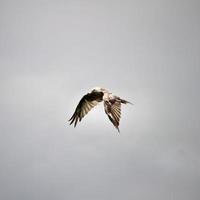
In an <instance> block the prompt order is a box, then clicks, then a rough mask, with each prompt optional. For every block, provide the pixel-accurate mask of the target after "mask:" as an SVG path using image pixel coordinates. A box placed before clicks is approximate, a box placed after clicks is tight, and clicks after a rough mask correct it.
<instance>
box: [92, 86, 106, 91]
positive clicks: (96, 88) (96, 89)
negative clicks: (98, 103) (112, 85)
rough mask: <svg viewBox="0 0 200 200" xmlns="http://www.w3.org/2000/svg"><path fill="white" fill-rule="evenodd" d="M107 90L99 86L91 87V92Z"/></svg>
mask: <svg viewBox="0 0 200 200" xmlns="http://www.w3.org/2000/svg"><path fill="white" fill-rule="evenodd" d="M106 91H107V90H105V89H103V88H101V87H94V88H92V89H91V92H106Z"/></svg>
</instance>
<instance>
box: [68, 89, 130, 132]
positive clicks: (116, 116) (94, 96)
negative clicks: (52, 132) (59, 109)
mask: <svg viewBox="0 0 200 200" xmlns="http://www.w3.org/2000/svg"><path fill="white" fill-rule="evenodd" d="M102 101H103V102H104V109H105V113H106V114H107V116H108V118H109V119H110V121H111V122H112V123H113V125H114V126H115V128H117V130H118V131H119V121H120V117H121V103H123V104H126V103H130V102H128V101H126V100H124V99H121V98H120V97H118V96H115V95H113V94H112V93H110V92H109V91H108V90H106V89H104V88H101V87H95V88H93V89H92V90H91V92H90V93H87V94H86V95H84V96H83V97H82V99H81V100H80V102H79V104H78V105H77V107H76V110H75V112H74V114H73V115H72V117H71V118H70V120H69V121H70V125H71V124H73V123H74V127H76V124H77V122H78V121H81V120H82V118H83V117H84V116H85V115H86V114H87V113H88V112H89V111H90V110H91V109H92V108H93V107H94V106H96V105H97V104H98V103H100V102H102Z"/></svg>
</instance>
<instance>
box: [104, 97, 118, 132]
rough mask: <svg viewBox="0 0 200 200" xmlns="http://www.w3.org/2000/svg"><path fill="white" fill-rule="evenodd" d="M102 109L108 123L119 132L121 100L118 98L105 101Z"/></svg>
mask: <svg viewBox="0 0 200 200" xmlns="http://www.w3.org/2000/svg"><path fill="white" fill-rule="evenodd" d="M104 109H105V112H106V114H107V115H108V118H109V119H110V121H111V122H112V123H113V125H114V126H115V128H116V129H117V130H118V131H119V121H120V117H121V100H120V99H118V98H116V99H109V100H105V101H104Z"/></svg>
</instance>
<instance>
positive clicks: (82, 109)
mask: <svg viewBox="0 0 200 200" xmlns="http://www.w3.org/2000/svg"><path fill="white" fill-rule="evenodd" d="M102 100H103V92H92V93H88V94H86V95H84V96H83V97H82V99H81V100H80V102H79V104H78V105H77V107H76V110H75V112H74V114H73V115H72V117H71V118H70V119H69V121H70V125H71V124H73V123H74V127H76V124H77V122H78V120H79V121H81V120H82V118H83V117H84V116H85V115H86V114H87V113H88V112H89V111H90V110H91V109H92V108H93V107H94V106H96V105H97V104H98V103H99V102H101V101H102Z"/></svg>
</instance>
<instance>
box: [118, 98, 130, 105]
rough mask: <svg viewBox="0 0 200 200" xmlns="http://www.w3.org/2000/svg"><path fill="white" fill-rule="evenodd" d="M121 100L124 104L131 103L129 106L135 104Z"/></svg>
mask: <svg viewBox="0 0 200 200" xmlns="http://www.w3.org/2000/svg"><path fill="white" fill-rule="evenodd" d="M120 100H121V103H124V104H127V103H129V104H131V105H133V103H131V102H129V101H126V100H124V99H120Z"/></svg>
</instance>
